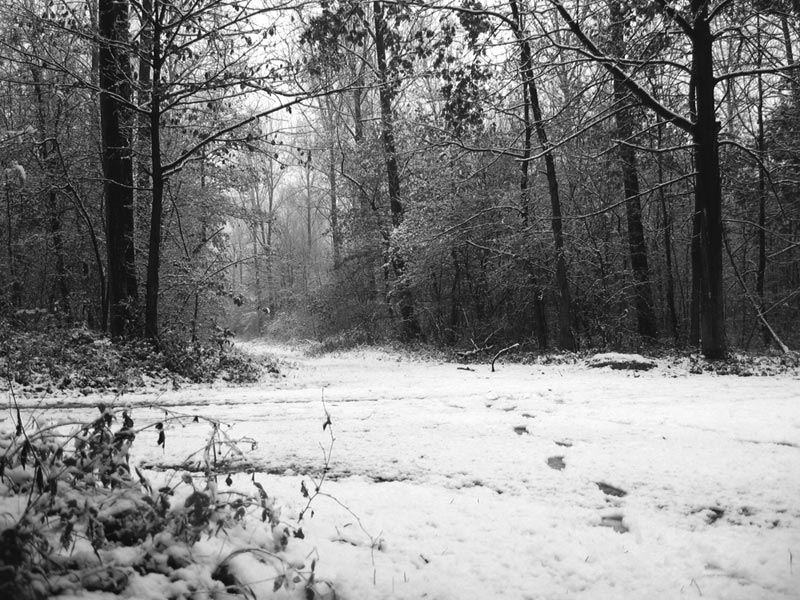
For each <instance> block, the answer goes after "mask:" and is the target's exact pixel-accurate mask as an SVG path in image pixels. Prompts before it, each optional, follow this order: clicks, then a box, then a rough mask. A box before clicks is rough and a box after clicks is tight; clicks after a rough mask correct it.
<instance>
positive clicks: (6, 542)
mask: <svg viewBox="0 0 800 600" xmlns="http://www.w3.org/2000/svg"><path fill="white" fill-rule="evenodd" d="M12 398H13V396H12ZM15 405H16V402H14V403H13V404H12V410H11V414H13V415H14V416H15V419H13V429H12V430H10V431H9V430H6V431H2V430H0V515H2V516H0V598H15V599H18V600H39V599H44V598H53V597H59V596H62V597H74V596H75V595H81V597H87V596H85V594H87V593H91V592H96V593H97V594H98V596H97V597H98V598H100V597H107V596H103V594H109V593H110V594H123V595H126V596H128V597H135V598H138V599H142V600H144V599H147V598H153V599H162V598H169V599H173V600H179V599H190V598H204V599H205V598H209V597H210V598H222V597H225V598H231V597H246V598H256V597H259V598H260V597H264V596H265V593H264V592H265V590H266V595H268V596H272V595H273V594H274V593H278V594H279V596H280V597H288V598H306V599H313V598H328V597H331V598H333V597H335V594H334V592H333V590H332V588H331V586H329V585H328V584H326V583H324V582H319V581H317V579H316V577H315V566H316V561H313V562H311V565H310V566H309V567H307V566H306V565H305V564H304V560H302V559H298V558H297V556H296V549H294V550H295V551H294V552H293V549H292V548H291V545H292V544H294V541H295V540H296V541H298V542H299V541H302V539H303V538H304V533H303V531H302V529H300V528H299V527H298V526H296V525H293V524H289V523H287V522H286V521H284V520H282V519H281V511H280V508H279V507H278V506H276V504H275V499H274V498H272V497H270V496H269V495H268V494H267V491H266V490H265V489H264V487H263V486H262V485H261V484H260V483H259V482H258V481H256V479H255V475H253V477H252V479H251V480H250V481H251V487H250V489H249V490H244V491H243V490H240V489H236V488H234V487H232V486H231V484H232V478H231V475H230V471H229V470H228V469H229V467H230V465H231V464H232V462H231V460H230V457H232V456H233V457H235V456H240V455H242V454H243V451H242V450H241V449H240V448H239V445H240V444H248V443H254V442H252V440H233V439H229V438H228V437H226V436H225V435H224V434H223V433H222V430H221V427H220V423H219V422H217V421H214V420H210V419H209V420H207V422H208V423H209V425H210V434H209V437H208V441H207V444H206V445H205V447H204V448H202V449H200V451H199V452H198V453H197V455H196V457H195V458H196V461H195V463H194V464H196V465H198V466H199V467H200V468H199V469H198V470H197V471H196V472H195V471H193V473H189V472H184V473H183V474H176V473H171V474H170V473H151V474H150V477H151V478H152V479H151V478H148V477H147V476H146V474H145V473H143V472H142V471H141V470H139V469H138V468H136V467H131V464H130V452H131V448H132V447H133V444H134V443H135V442H138V441H139V440H141V439H143V438H144V439H145V440H149V441H150V442H151V443H153V442H155V443H157V444H160V445H163V444H164V443H165V424H166V423H167V422H168V421H170V420H179V419H187V418H188V419H192V420H198V419H199V417H195V416H188V417H187V416H181V415H176V414H174V413H165V414H166V415H167V416H166V418H165V420H164V422H160V423H152V424H149V425H146V426H143V427H139V428H137V427H136V425H135V423H134V421H133V419H132V418H131V416H130V414H128V412H127V411H125V410H120V409H113V408H109V407H106V406H104V405H100V406H98V409H99V414H98V416H97V418H96V419H94V420H93V421H90V422H85V423H84V422H69V423H64V422H61V423H57V424H52V425H40V424H39V421H38V420H37V419H34V418H31V419H28V420H27V421H25V422H23V419H22V415H21V414H20V410H19V409H18V408H15ZM226 473H227V476H226ZM221 479H224V483H225V486H224V487H223V485H222V484H221V483H220V482H219V480H221ZM156 480H158V481H157V482H156ZM88 597H92V596H91V595H89V596H88Z"/></svg>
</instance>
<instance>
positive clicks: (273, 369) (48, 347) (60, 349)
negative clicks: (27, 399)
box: [0, 323, 279, 394]
mask: <svg viewBox="0 0 800 600" xmlns="http://www.w3.org/2000/svg"><path fill="white" fill-rule="evenodd" d="M0 339H2V340H3V343H2V344H0V387H4V386H5V382H7V381H11V382H12V383H13V384H14V385H16V386H18V388H23V389H24V390H25V392H26V393H34V394H35V393H53V392H55V391H57V390H74V391H78V392H83V393H90V392H112V393H121V392H124V391H126V390H130V389H135V388H140V387H143V386H145V385H146V384H147V383H152V382H156V383H165V382H167V383H171V384H173V385H179V384H180V383H184V382H185V383H209V382H212V381H216V380H219V379H221V380H225V381H228V382H231V383H235V384H241V383H253V382H256V381H258V380H259V379H260V378H261V377H262V376H263V375H264V374H265V373H270V374H278V373H279V368H278V364H277V363H276V362H275V361H269V360H256V359H254V358H252V357H249V356H246V355H245V354H243V353H241V352H240V351H238V350H237V349H236V348H235V347H234V345H233V336H232V334H231V333H230V332H229V331H227V330H223V329H219V330H218V331H216V332H215V334H214V335H213V336H212V337H211V339H210V340H208V341H205V342H186V341H183V340H180V339H178V338H172V337H170V336H165V337H164V339H162V341H161V343H160V345H159V347H158V348H156V347H155V346H154V345H153V344H152V343H151V342H149V341H147V340H142V339H131V340H124V341H114V342H112V341H111V340H109V339H108V338H107V337H105V336H103V335H101V334H99V333H97V332H94V331H90V330H88V329H85V328H75V329H47V330H20V329H15V328H12V327H10V326H9V325H8V324H7V323H0Z"/></svg>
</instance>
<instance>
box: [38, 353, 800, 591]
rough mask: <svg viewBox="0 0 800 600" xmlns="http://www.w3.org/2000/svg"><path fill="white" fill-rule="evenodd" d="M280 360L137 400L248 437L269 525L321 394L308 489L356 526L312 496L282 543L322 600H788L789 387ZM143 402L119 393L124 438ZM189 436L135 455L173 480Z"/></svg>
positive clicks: (759, 381) (798, 526)
mask: <svg viewBox="0 0 800 600" xmlns="http://www.w3.org/2000/svg"><path fill="white" fill-rule="evenodd" d="M251 349H255V350H260V351H267V350H274V349H269V348H266V347H260V348H259V347H251ZM286 358H290V359H292V360H294V361H295V363H296V367H295V368H293V369H292V370H291V371H290V372H289V374H288V376H287V377H286V378H285V379H282V380H279V381H276V382H274V383H272V384H268V385H265V386H259V387H254V388H242V389H235V388H219V389H216V388H215V389H210V390H209V389H207V388H206V389H199V388H198V389H187V390H178V391H174V392H169V393H166V394H164V395H163V396H162V397H161V398H160V399H159V403H161V404H166V405H170V406H171V407H172V408H174V409H175V410H180V411H184V412H187V413H190V414H195V413H197V414H203V415H208V416H213V417H215V418H217V419H220V420H222V421H223V422H226V423H229V424H231V425H232V426H231V428H230V430H228V432H229V433H230V434H231V435H232V436H233V437H252V438H253V439H255V440H257V441H258V446H257V448H256V449H255V450H254V451H252V452H248V454H247V459H248V460H249V461H250V462H251V464H252V466H253V467H254V468H255V470H256V471H257V472H258V473H259V474H262V473H270V475H259V480H260V481H262V483H264V484H265V487H266V488H267V490H268V491H270V492H271V493H273V494H275V495H277V496H278V497H279V498H280V500H279V502H280V503H282V504H283V505H284V518H291V517H292V516H295V515H296V514H297V511H299V510H300V509H301V508H302V506H303V502H304V501H303V498H301V497H300V494H299V487H300V480H301V475H303V474H308V473H315V472H317V473H318V472H319V469H320V468H321V466H322V464H323V453H322V450H321V447H320V445H323V446H324V447H326V448H327V444H328V442H329V438H328V434H327V433H326V432H325V433H324V432H323V431H322V427H321V425H322V423H323V422H324V420H325V417H324V410H323V406H322V402H321V398H322V395H323V389H324V396H325V401H326V405H327V408H328V411H329V412H330V415H331V419H332V423H333V427H334V432H335V435H336V442H335V445H334V449H333V458H332V462H331V472H330V477H331V480H330V481H327V482H326V483H325V484H324V488H323V491H324V492H327V493H329V494H330V495H332V496H334V497H335V498H336V499H337V500H338V501H339V502H340V503H341V504H344V505H346V506H347V507H349V508H350V509H351V510H352V512H353V513H355V515H357V516H358V517H359V518H360V521H361V525H362V526H363V530H362V529H361V528H359V527H358V524H357V523H356V521H355V520H354V518H353V516H352V515H351V514H350V513H348V512H347V511H346V510H344V509H343V508H342V506H341V505H340V504H338V503H336V502H335V501H333V500H332V499H329V498H325V497H321V498H317V500H316V501H315V505H314V507H315V516H314V518H313V519H312V520H311V521H310V523H309V524H308V525H307V526H305V527H304V529H305V530H306V532H307V536H308V540H309V541H311V542H313V544H314V545H315V546H316V548H317V551H318V555H319V563H318V570H319V574H320V576H321V577H323V578H328V579H329V580H331V581H332V582H333V583H334V585H335V586H336V589H337V593H338V594H340V595H341V597H343V598H349V599H352V600H356V599H370V598H408V599H416V598H423V597H426V598H434V599H439V598H441V599H451V598H452V599H453V600H455V599H458V600H463V599H471V598H474V599H476V600H477V599H486V598H539V599H548V600H549V599H561V598H563V599H567V598H585V599H591V600H597V599H604V598H608V599H618V598H631V599H652V598H655V599H660V598H665V599H667V598H699V597H703V598H720V599H742V600H745V599H747V600H751V599H769V598H781V599H798V598H800V380H798V379H797V378H792V377H789V376H786V377H773V378H753V377H751V378H739V377H718V376H713V375H700V376H698V375H687V374H685V373H681V372H674V373H673V372H670V371H669V370H667V369H663V368H662V369H657V370H655V371H652V372H648V373H637V374H633V373H627V372H618V371H610V370H601V371H597V370H588V369H586V368H584V367H582V366H561V367H554V366H549V367H542V366H522V365H508V364H503V365H500V366H499V369H498V372H497V373H491V372H490V371H489V368H488V366H485V365H477V366H473V367H472V368H473V369H474V370H471V371H470V370H464V369H462V368H459V365H455V364H432V363H423V362H415V361H410V360H408V359H398V358H397V357H393V356H389V355H386V354H380V353H363V352H362V353H350V354H347V355H344V356H341V357H335V356H326V357H322V358H317V359H307V358H301V357H300V356H299V355H287V356H286ZM153 397H154V395H153V394H151V395H149V396H147V395H144V396H141V397H137V396H126V397H125V399H124V400H125V402H126V403H130V404H131V405H132V406H133V412H134V417H135V418H136V419H137V425H138V424H142V423H144V422H146V421H147V420H149V419H159V418H160V416H159V413H158V412H154V411H151V410H149V409H146V408H145V405H147V404H149V403H151V402H152V401H153ZM83 402H92V399H91V398H89V399H86V400H85V401H84V400H81V403H83ZM57 406H58V404H57V405H56V407H57ZM61 406H62V408H66V407H67V406H69V404H66V403H63V401H62V403H61ZM56 407H54V408H56ZM86 410H87V411H91V410H92V409H86ZM81 411H82V409H78V408H70V409H69V412H70V414H72V415H73V416H75V415H76V413H79V412H81ZM49 412H50V411H49ZM58 412H59V411H56V412H52V415H53V416H54V415H55V414H57V413H58ZM89 414H91V413H89ZM207 431H208V427H207V426H204V425H189V426H188V427H186V428H175V429H172V430H170V431H168V432H167V448H166V450H167V451H166V453H164V452H162V451H161V449H160V448H158V449H157V448H156V447H155V444H154V443H152V444H149V446H145V447H144V448H141V447H140V448H139V450H140V451H141V450H144V454H143V455H142V456H141V458H142V459H143V460H145V461H146V462H148V463H150V464H156V465H164V466H174V465H175V464H177V462H178V461H179V459H180V458H182V457H183V456H185V455H186V454H188V451H189V450H194V449H197V448H198V447H200V446H201V445H202V443H203V439H204V436H205V435H206V434H207ZM598 484H603V485H598ZM364 530H366V531H367V532H369V535H370V536H372V538H373V540H370V538H369V537H368V535H367V534H366V533H365V532H364ZM378 538H380V539H381V540H382V543H381V545H380V549H373V548H371V541H374V540H376V539H378ZM795 557H798V560H795ZM795 563H797V564H795Z"/></svg>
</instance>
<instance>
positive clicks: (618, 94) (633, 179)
mask: <svg viewBox="0 0 800 600" xmlns="http://www.w3.org/2000/svg"><path fill="white" fill-rule="evenodd" d="M609 8H610V18H611V45H612V49H613V52H614V54H615V55H616V56H617V57H622V56H624V53H625V35H624V27H625V14H624V9H623V6H622V3H621V2H620V1H619V0H612V1H611V2H610V3H609ZM613 80H614V100H615V102H616V104H617V106H616V109H617V114H616V124H617V136H618V137H619V144H620V146H619V160H620V168H621V170H622V184H623V190H624V194H625V213H626V216H627V222H628V249H629V252H630V258H631V270H632V271H633V282H634V306H635V308H636V323H637V331H638V332H639V335H641V336H643V337H646V338H655V337H656V336H657V334H658V329H657V326H656V314H655V310H654V309H653V288H652V285H651V283H650V269H649V267H648V261H647V242H646V241H645V238H644V227H643V226H642V202H641V197H640V189H639V172H638V165H637V161H636V150H635V149H634V148H633V146H631V145H630V143H629V142H630V138H631V137H633V135H634V116H633V112H632V111H631V107H630V98H629V94H630V93H629V92H628V89H627V87H626V86H625V81H624V79H623V78H622V77H621V76H620V75H614V76H613Z"/></svg>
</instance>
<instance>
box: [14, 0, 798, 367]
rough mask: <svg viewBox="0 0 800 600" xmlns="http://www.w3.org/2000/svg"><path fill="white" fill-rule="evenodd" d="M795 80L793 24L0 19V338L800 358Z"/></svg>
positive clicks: (214, 2)
mask: <svg viewBox="0 0 800 600" xmlns="http://www.w3.org/2000/svg"><path fill="white" fill-rule="evenodd" d="M798 52H800V3H798V1H797V0H714V1H708V0H671V1H668V0H589V1H579V0H564V1H557V0H485V1H483V2H480V1H478V0H456V1H451V0H434V1H429V2H422V1H406V0H391V1H385V0H383V1H378V0H376V1H368V2H367V1H359V0H335V1H327V0H321V1H319V2H316V1H310V2H306V1H301V0H0V114H1V115H2V118H3V123H2V126H1V127H0V166H1V167H2V174H3V179H2V192H3V198H2V204H3V210H2V211H0V240H2V259H0V318H2V319H3V321H4V322H6V323H8V324H11V326H13V327H16V328H21V329H23V330H25V329H36V328H44V329H47V330H49V329H52V328H58V327H74V326H75V325H84V326H86V327H87V328H89V329H91V330H95V331H98V332H107V333H108V335H110V336H111V337H112V338H121V339H122V338H124V339H134V340H138V339H143V340H150V341H153V342H154V343H156V344H164V343H166V342H167V341H169V340H179V341H196V340H201V339H207V338H209V337H210V336H214V335H218V334H219V332H220V331H222V332H228V333H230V334H235V335H238V336H241V337H251V338H252V337H262V336H270V337H273V338H275V339H286V338H294V339H310V340H320V341H325V340H333V341H334V342H335V343H339V344H360V343H370V342H378V341H384V340H399V341H403V342H406V341H424V342H427V343H431V344H434V345H437V346H441V347H453V348H459V349H462V350H463V349H474V350H481V349H483V348H488V347H491V346H495V345H496V346H495V347H498V348H499V347H502V346H504V345H505V346H507V345H509V344H513V343H519V344H521V345H522V346H523V347H525V348H527V349H529V350H531V351H542V352H544V351H549V350H561V351H575V350H580V349H587V348H607V349H625V348H627V349H637V348H641V347H647V346H649V347H655V346H657V345H658V346H661V347H666V348H676V349H683V348H689V349H692V350H696V351H699V352H700V353H701V354H702V355H703V356H704V357H706V358H708V359H716V358H722V357H725V356H726V355H727V354H728V353H729V352H730V351H731V350H732V349H743V350H750V351H766V350H770V351H772V350H778V351H787V349H788V347H789V346H793V345H795V346H796V345H797V343H798V342H800V328H798V327H797V323H798V322H799V321H800V196H799V195H798V194H800V71H799V70H798V68H797V54H798ZM215 332H216V333H215Z"/></svg>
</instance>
